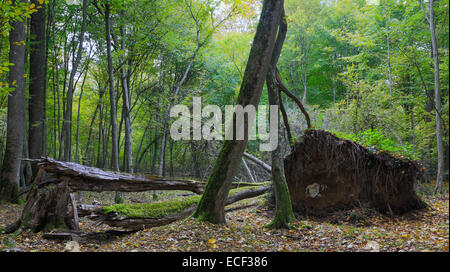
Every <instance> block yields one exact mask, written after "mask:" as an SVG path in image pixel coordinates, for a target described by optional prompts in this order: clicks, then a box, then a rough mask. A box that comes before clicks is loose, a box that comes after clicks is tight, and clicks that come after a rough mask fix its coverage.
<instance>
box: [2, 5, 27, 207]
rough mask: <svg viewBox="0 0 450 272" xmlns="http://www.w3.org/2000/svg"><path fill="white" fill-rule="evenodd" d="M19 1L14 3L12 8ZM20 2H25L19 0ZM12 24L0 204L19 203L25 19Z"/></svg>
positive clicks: (23, 128) (22, 129)
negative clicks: (1, 202) (2, 202)
mask: <svg viewBox="0 0 450 272" xmlns="http://www.w3.org/2000/svg"><path fill="white" fill-rule="evenodd" d="M17 2H19V1H16V0H13V1H12V4H13V6H15V5H16V3H17ZM20 2H26V1H25V0H21V1H20ZM21 19H22V20H21V21H14V22H13V23H12V30H11V31H10V33H9V45H10V52H9V62H10V63H12V64H14V65H13V66H11V68H10V71H9V87H10V88H14V91H13V92H11V93H10V95H9V96H8V113H7V125H6V126H7V128H6V131H7V132H6V149H5V155H4V157H3V164H2V171H1V177H0V201H6V202H12V203H17V202H18V190H19V183H20V176H19V172H20V163H21V158H22V151H23V140H24V135H25V126H24V124H25V39H26V37H25V36H26V35H25V24H26V19H25V18H23V17H22V18H21Z"/></svg>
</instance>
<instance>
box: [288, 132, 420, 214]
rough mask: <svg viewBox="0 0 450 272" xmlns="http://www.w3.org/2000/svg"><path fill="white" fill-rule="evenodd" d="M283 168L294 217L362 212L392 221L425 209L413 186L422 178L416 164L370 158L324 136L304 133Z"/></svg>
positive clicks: (383, 156)
mask: <svg viewBox="0 0 450 272" xmlns="http://www.w3.org/2000/svg"><path fill="white" fill-rule="evenodd" d="M284 164H285V174H286V180H287V182H288V186H289V190H290V193H291V200H292V204H293V208H294V210H295V211H296V212H299V213H303V214H310V215H323V214H326V213H330V212H333V211H336V210H340V209H351V208H353V207H366V208H372V209H376V210H378V211H380V212H382V213H387V214H390V215H393V214H401V213H405V212H408V211H411V210H415V209H422V208H425V207H426V204H425V203H424V202H423V201H422V200H421V199H420V198H419V197H418V196H417V194H416V192H415V186H414V185H415V183H416V180H417V179H418V178H420V177H421V176H422V175H423V170H422V167H421V165H420V164H419V163H417V162H414V161H411V160H407V159H401V158H396V157H393V156H391V155H389V154H387V153H386V152H381V153H374V152H371V151H369V150H368V149H367V148H365V147H364V146H362V145H359V144H358V143H356V142H353V141H350V140H344V139H340V138H338V137H336V136H335V135H333V134H331V133H329V132H326V131H317V130H307V131H306V132H305V135H304V136H303V137H302V138H301V139H300V141H299V142H298V143H296V144H295V145H294V147H293V150H292V153H291V154H290V155H288V156H287V157H286V158H285V163H284Z"/></svg>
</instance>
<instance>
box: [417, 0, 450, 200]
mask: <svg viewBox="0 0 450 272" xmlns="http://www.w3.org/2000/svg"><path fill="white" fill-rule="evenodd" d="M419 4H420V7H421V8H422V10H423V13H424V16H425V18H426V19H427V21H428V23H429V26H430V35H431V46H432V47H431V50H432V56H433V61H434V104H435V105H434V106H435V110H436V140H437V151H438V152H437V153H438V167H437V174H436V189H435V193H442V180H443V178H444V168H445V166H444V163H445V157H444V142H443V139H442V136H443V133H442V120H441V109H442V102H441V81H440V75H439V73H440V69H439V47H438V42H437V37H436V25H435V21H434V20H435V15H434V0H430V1H429V2H428V5H429V8H428V13H427V12H426V9H425V7H424V6H423V2H422V0H419Z"/></svg>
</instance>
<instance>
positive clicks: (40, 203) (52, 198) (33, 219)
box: [6, 182, 75, 233]
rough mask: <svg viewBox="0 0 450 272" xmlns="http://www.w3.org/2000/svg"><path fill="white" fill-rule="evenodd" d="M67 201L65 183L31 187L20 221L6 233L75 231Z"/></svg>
mask: <svg viewBox="0 0 450 272" xmlns="http://www.w3.org/2000/svg"><path fill="white" fill-rule="evenodd" d="M69 200H70V190H69V187H68V185H67V182H61V183H57V184H50V185H48V186H43V187H39V186H37V185H36V184H35V185H33V188H32V190H31V191H30V193H29V195H28V197H27V202H26V204H25V207H24V209H23V211H22V215H21V217H20V219H19V220H18V221H17V222H15V223H14V224H12V225H11V226H8V227H7V228H6V232H7V233H11V232H14V231H16V230H20V231H24V230H31V231H33V232H40V231H50V230H53V229H72V230H73V229H75V224H74V222H73V216H72V215H71V214H70V213H69V211H68V209H69V205H68V204H69Z"/></svg>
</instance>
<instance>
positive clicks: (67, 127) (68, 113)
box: [62, 0, 87, 161]
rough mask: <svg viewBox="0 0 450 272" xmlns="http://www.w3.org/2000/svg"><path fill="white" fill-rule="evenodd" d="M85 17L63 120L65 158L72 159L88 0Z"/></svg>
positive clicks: (85, 4) (84, 11)
mask: <svg viewBox="0 0 450 272" xmlns="http://www.w3.org/2000/svg"><path fill="white" fill-rule="evenodd" d="M82 16H83V18H82V22H81V31H80V38H79V43H78V50H77V55H76V58H75V60H74V61H73V63H72V70H71V72H70V76H69V87H68V89H67V98H66V108H65V111H64V120H63V133H62V134H63V142H64V160H65V161H70V160H71V159H72V154H71V153H72V104H73V93H74V91H75V86H74V81H75V74H76V72H77V69H78V66H79V64H80V61H81V56H82V53H83V42H84V33H85V31H86V18H87V0H83V15H82Z"/></svg>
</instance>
